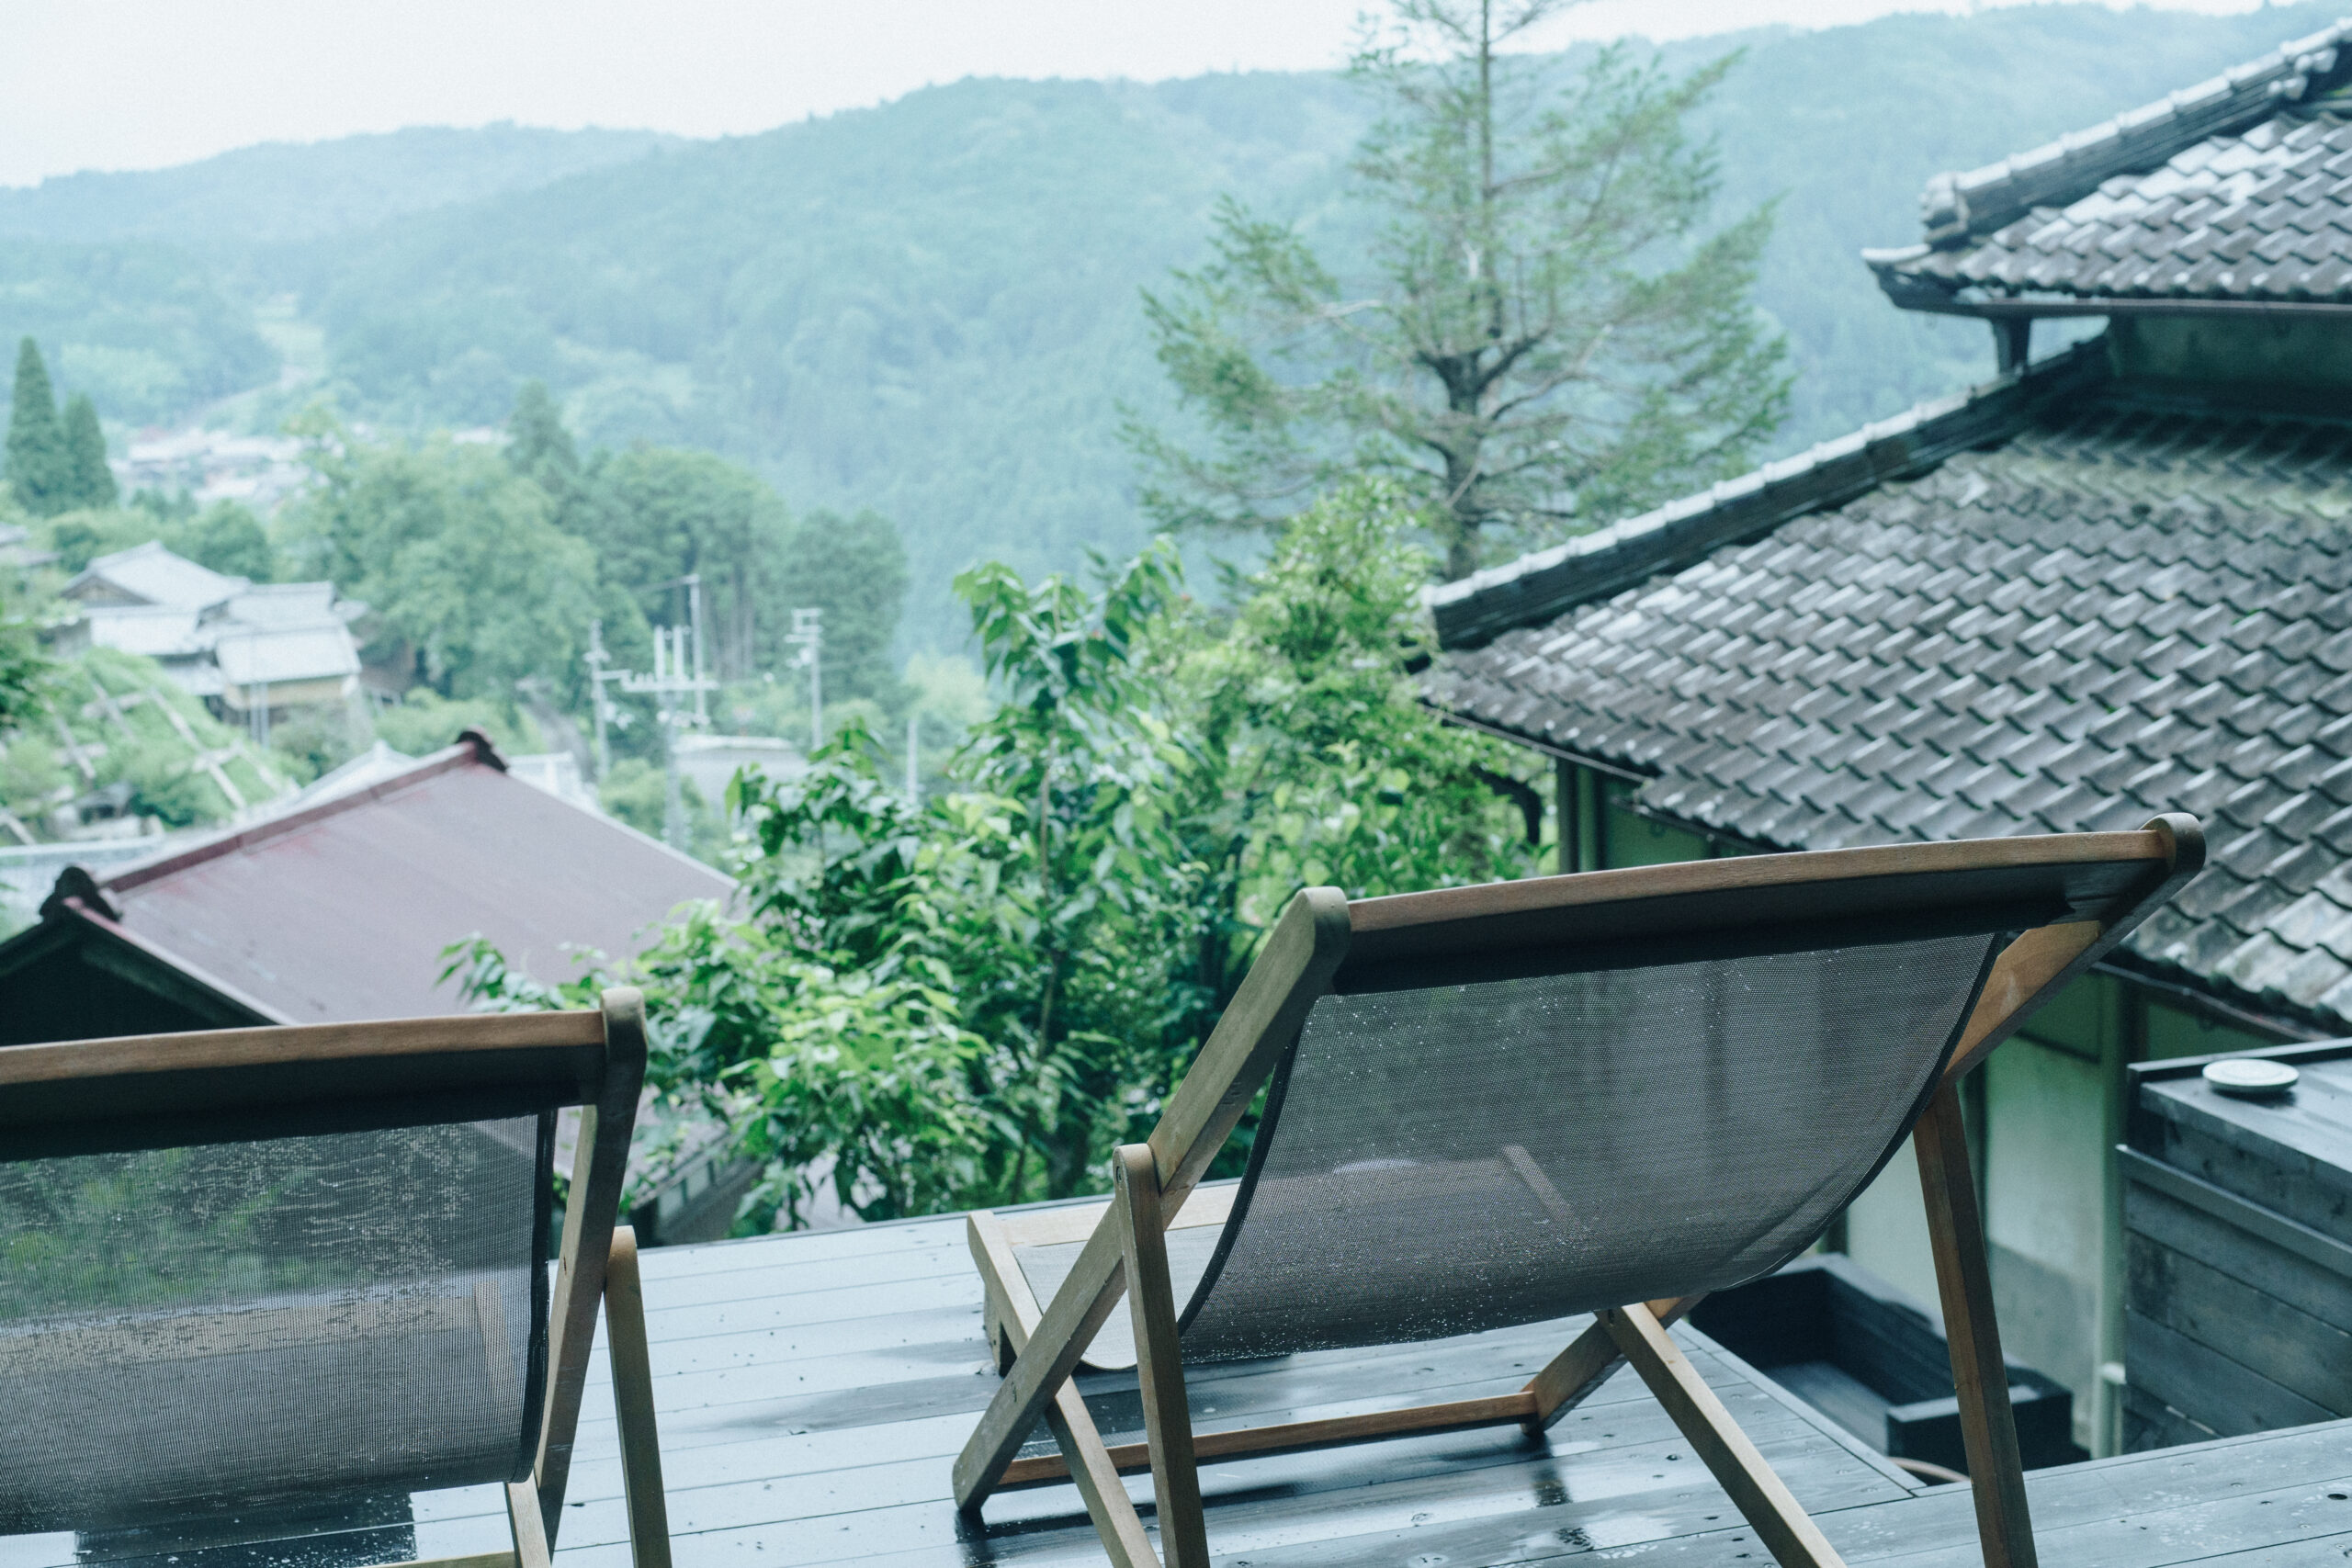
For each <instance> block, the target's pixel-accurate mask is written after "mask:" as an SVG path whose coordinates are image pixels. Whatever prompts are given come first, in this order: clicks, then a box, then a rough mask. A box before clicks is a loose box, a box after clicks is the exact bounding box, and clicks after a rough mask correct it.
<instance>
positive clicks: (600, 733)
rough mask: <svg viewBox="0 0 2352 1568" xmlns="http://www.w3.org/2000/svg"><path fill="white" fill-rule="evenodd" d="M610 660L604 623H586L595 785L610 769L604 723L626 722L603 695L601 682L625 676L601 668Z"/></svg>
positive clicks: (619, 679)
mask: <svg viewBox="0 0 2352 1568" xmlns="http://www.w3.org/2000/svg"><path fill="white" fill-rule="evenodd" d="M612 661H613V656H612V655H611V654H609V653H607V652H605V623H604V622H602V621H591V622H589V623H588V656H587V665H588V683H589V685H590V687H591V689H592V690H593V691H594V697H595V700H594V709H595V713H596V782H597V783H598V784H602V783H604V782H605V777H606V776H607V775H609V774H610V773H612V771H613V752H612V748H611V747H610V746H609V745H607V744H606V743H605V726H606V725H607V724H613V725H619V724H625V723H627V722H628V721H627V720H626V719H625V718H622V717H621V716H618V715H616V714H615V713H614V712H613V699H612V698H610V697H608V696H606V695H605V682H610V681H625V680H627V679H628V675H627V674H626V673H625V672H624V671H619V670H607V669H605V665H607V664H610V663H611V662H612Z"/></svg>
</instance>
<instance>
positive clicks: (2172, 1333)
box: [2116, 1040, 2352, 1451]
mask: <svg viewBox="0 0 2352 1568" xmlns="http://www.w3.org/2000/svg"><path fill="white" fill-rule="evenodd" d="M2232 1055H2242V1056H2256V1057H2266V1058H2268V1059H2270V1060H2273V1061H2282V1062H2287V1063H2290V1064H2292V1065H2293V1066H2295V1068H2296V1069H2297V1070H2298V1071H2299V1072H2301V1075H2302V1077H2301V1081H2300V1082H2298V1083H2297V1085H2296V1086H2295V1088H2294V1089H2291V1090H2290V1091H2289V1092H2288V1093H2287V1094H2285V1095H2283V1096H2280V1097H2278V1098H2277V1099H2267V1100H2237V1099H2233V1098H2231V1097H2230V1096H2227V1095H2224V1094H2221V1093H2219V1092H2217V1091H2216V1090H2215V1089H2213V1088H2212V1086H2211V1085H2210V1084H2208V1083H2206V1082H2205V1080H2204V1077H2203V1068H2204V1066H2205V1064H2206V1063H2207V1062H2210V1061H2213V1060H2215V1059H2216V1058H2214V1057H2211V1056H2194V1057H2186V1058H2182V1059H2179V1060H2177V1061H2169V1062H2149V1063H2144V1064H2142V1065H2141V1066H2135V1067H2132V1068H2131V1079H2132V1082H2131V1100H2130V1102H2129V1103H2130V1106H2131V1114H2130V1118H2129V1121H2128V1122H2127V1124H2126V1128H2125V1136H2126V1139H2127V1141H2126V1143H2125V1145H2124V1146H2123V1147H2122V1148H2121V1149H2120V1150H2119V1151H2118V1152H2117V1154H2116V1161H2117V1163H2118V1165H2119V1166H2120V1168H2121V1170H2122V1174H2123V1177H2124V1183H2125V1185H2124V1189H2123V1224H2124V1247H2125V1259H2126V1264H2127V1267H2128V1268H2129V1270H2130V1287H2129V1289H2128V1291H2127V1292H2126V1293H2125V1298H2124V1300H2125V1308H2126V1310H2125V1314H2124V1371H2125V1376H2126V1377H2127V1379H2128V1380H2129V1381H2128V1382H2127V1384H2126V1387H2125V1389H2124V1402H2123V1445H2124V1447H2125V1449H2127V1450H2132V1451H2138V1450H2146V1449H2158V1448H2167V1447H2170V1446H2171V1445H2173V1444H2176V1443H2193V1442H2202V1441H2205V1440H2206V1439H2208V1438H2215V1437H2222V1438H2230V1437H2236V1436H2239V1435H2241V1434H2243V1433H2247V1432H2262V1431H2270V1430H2274V1429H2276V1428H2278V1427H2298V1426H2301V1425H2303V1424H2305V1423H2307V1422H2312V1421H2325V1420H2330V1419H2333V1418H2335V1417H2338V1416H2347V1415H2352V1040H2327V1041H2321V1042H2318V1043H2313V1044H2307V1045H2279V1046H2273V1047H2271V1048H2269V1049H2267V1050H2262V1051H2247V1052H2234V1053H2232Z"/></svg>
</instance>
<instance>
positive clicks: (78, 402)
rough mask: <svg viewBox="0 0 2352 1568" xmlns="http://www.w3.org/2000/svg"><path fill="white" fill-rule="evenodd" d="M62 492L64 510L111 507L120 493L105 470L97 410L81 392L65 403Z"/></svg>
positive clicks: (103, 440)
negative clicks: (63, 485) (64, 494)
mask: <svg viewBox="0 0 2352 1568" xmlns="http://www.w3.org/2000/svg"><path fill="white" fill-rule="evenodd" d="M65 490H66V502H65V504H66V507H68V508H71V507H76V506H112V505H113V504H114V503H115V500H116V497H117V496H119V494H120V493H121V492H120V491H119V490H118V489H117V488H116V486H115V482H114V470H113V469H112V468H107V438H106V433H105V432H104V431H102V430H100V429H99V428H98V411H97V409H96V407H94V406H93V405H92V404H91V402H90V399H89V396H88V394H86V393H84V392H76V393H74V396H73V397H71V398H69V399H67V400H66V402H65Z"/></svg>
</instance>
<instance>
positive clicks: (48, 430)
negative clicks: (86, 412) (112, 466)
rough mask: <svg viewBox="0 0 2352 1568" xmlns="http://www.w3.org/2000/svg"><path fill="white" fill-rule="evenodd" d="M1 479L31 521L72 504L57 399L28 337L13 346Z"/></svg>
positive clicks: (68, 463) (71, 482) (70, 473)
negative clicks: (12, 386) (11, 390)
mask: <svg viewBox="0 0 2352 1568" xmlns="http://www.w3.org/2000/svg"><path fill="white" fill-rule="evenodd" d="M5 477H6V479H7V481H8V490H9V492H10V493H11V494H12V495H13V496H14V497H15V498H16V502H17V505H18V506H21V507H23V508H24V509H25V510H26V511H27V512H29V513H32V514H33V515H34V516H36V517H53V516H55V515H56V514H57V513H61V512H62V511H64V510H65V509H66V508H67V507H69V506H71V505H72V504H73V501H72V496H73V494H74V473H73V459H72V457H71V455H70V454H69V453H68V452H67V451H66V448H65V430H64V427H63V426H62V424H61V423H59V422H58V418H57V396H56V394H55V393H54V392H52V391H51V390H50V385H49V367H48V366H47V365H45V364H43V363H42V362H41V357H40V344H37V343H35V342H34V341H33V340H32V339H31V338H30V337H27V338H26V339H25V340H24V341H23V342H22V343H20V344H17V379H16V383H15V393H14V396H13V397H12V398H11V399H10V400H9V405H8V445H7V461H6V468H5Z"/></svg>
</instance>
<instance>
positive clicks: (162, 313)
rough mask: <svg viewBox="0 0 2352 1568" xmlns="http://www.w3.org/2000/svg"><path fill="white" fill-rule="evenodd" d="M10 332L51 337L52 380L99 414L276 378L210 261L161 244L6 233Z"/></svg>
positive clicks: (0, 309)
mask: <svg viewBox="0 0 2352 1568" xmlns="http://www.w3.org/2000/svg"><path fill="white" fill-rule="evenodd" d="M8 194H13V193H8ZM17 336H33V337H38V338H39V339H40V341H41V342H43V343H45V344H49V345H50V347H51V351H52V352H53V354H54V355H55V358H54V360H53V362H52V365H53V368H54V370H55V372H56V375H57V378H58V379H60V380H62V381H63V382H65V383H66V384H68V385H70V386H74V387H77V388H80V389H83V390H85V391H86V392H88V393H89V394H90V396H91V399H92V400H94V401H95V402H96V405H97V408H98V410H99V412H102V413H104V414H106V415H107V417H108V418H111V419H118V420H125V421H130V422H133V423H149V422H151V421H157V420H164V419H170V418H173V417H175V416H178V415H181V414H184V413H186V412H188V411H189V410H190V409H191V408H193V407H194V406H195V405H197V404H198V403H201V402H204V401H208V400H211V399H214V398H220V397H224V396H226V395H228V394H229V393H232V392H235V391H240V390H242V389H245V388H248V387H253V386H255V385H258V384H260V383H262V382H265V381H267V380H269V379H271V378H274V377H275V376H276V375H277V354H276V352H275V351H274V350H272V349H271V347H270V345H269V344H268V343H267V342H266V340H265V339H264V338H263V337H262V335H261V333H260V332H259V331H258V330H257V329H256V327H255V325H254V312H253V309H252V307H251V306H250V305H248V304H247V303H245V302H244V301H243V300H241V299H235V298H233V297H232V293H231V291H230V289H229V288H228V287H227V286H226V282H225V280H224V278H223V277H222V276H220V273H219V272H218V271H216V270H215V269H214V268H213V267H211V266H209V265H207V264H205V263H204V262H202V261H199V260H198V258H196V257H195V256H192V255H190V254H188V253H187V252H186V251H184V250H178V249H173V248H166V247H164V246H161V245H153V244H143V243H134V244H125V243H103V244H62V243H45V242H40V241H33V240H27V239H25V238H22V237H21V236H12V237H11V238H10V239H9V240H8V243H6V244H5V245H0V342H6V341H7V340H8V339H9V338H13V337H17Z"/></svg>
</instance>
